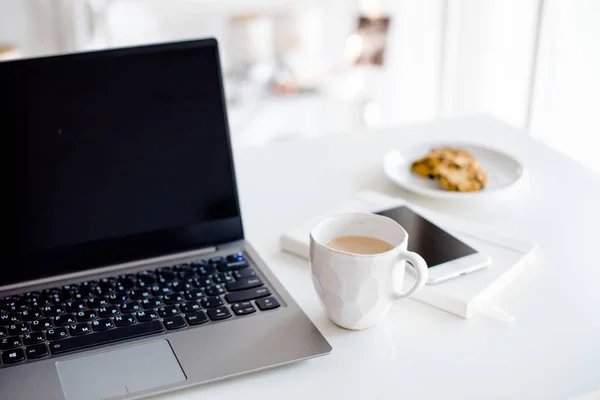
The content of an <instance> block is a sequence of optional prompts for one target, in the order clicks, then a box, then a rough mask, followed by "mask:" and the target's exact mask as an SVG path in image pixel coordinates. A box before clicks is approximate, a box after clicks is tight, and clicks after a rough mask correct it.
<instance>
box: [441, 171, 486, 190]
mask: <svg viewBox="0 0 600 400" xmlns="http://www.w3.org/2000/svg"><path fill="white" fill-rule="evenodd" d="M436 181H437V182H438V183H439V184H440V186H441V187H442V188H443V189H445V190H450V191H454V192H476V191H479V190H482V189H483V188H485V186H486V184H487V175H486V174H485V172H484V171H483V169H482V168H481V167H479V166H472V165H470V166H466V167H461V168H456V167H454V166H448V165H444V166H442V167H440V169H439V174H438V175H437V177H436Z"/></svg>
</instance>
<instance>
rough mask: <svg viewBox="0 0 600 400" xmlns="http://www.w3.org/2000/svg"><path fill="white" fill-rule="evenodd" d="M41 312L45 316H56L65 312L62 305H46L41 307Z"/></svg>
mask: <svg viewBox="0 0 600 400" xmlns="http://www.w3.org/2000/svg"><path fill="white" fill-rule="evenodd" d="M42 312H43V313H44V316H45V317H56V316H58V315H62V314H64V313H65V309H64V308H63V307H62V306H57V305H53V306H46V307H43V308H42Z"/></svg>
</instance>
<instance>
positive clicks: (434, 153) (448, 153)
mask: <svg viewBox="0 0 600 400" xmlns="http://www.w3.org/2000/svg"><path fill="white" fill-rule="evenodd" d="M427 157H430V158H437V159H440V160H441V161H442V163H444V164H453V165H455V166H458V167H464V166H467V165H471V164H473V163H476V162H477V160H475V157H473V155H472V154H471V153H470V152H469V151H467V150H464V149H452V148H449V147H441V148H438V149H432V150H431V151H430V152H429V154H428V155H427Z"/></svg>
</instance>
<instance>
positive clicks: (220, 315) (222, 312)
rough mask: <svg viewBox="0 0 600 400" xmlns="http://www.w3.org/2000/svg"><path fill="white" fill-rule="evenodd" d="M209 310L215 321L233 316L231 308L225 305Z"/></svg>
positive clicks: (211, 317) (209, 314)
mask: <svg viewBox="0 0 600 400" xmlns="http://www.w3.org/2000/svg"><path fill="white" fill-rule="evenodd" d="M207 312H208V316H209V317H210V319H212V320H213V321H219V320H222V319H227V318H229V317H231V312H229V309H228V308H227V307H225V306H222V307H217V308H212V309H210V310H208V311H207Z"/></svg>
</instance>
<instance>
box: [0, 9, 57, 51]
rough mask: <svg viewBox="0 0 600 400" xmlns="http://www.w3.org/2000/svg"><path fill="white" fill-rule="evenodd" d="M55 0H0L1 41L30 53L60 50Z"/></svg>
mask: <svg viewBox="0 0 600 400" xmlns="http://www.w3.org/2000/svg"><path fill="white" fill-rule="evenodd" d="M51 3H52V0H0V43H5V44H10V45H14V46H16V47H17V48H18V50H19V52H20V53H22V54H26V55H41V54H49V53H53V52H56V51H58V49H59V47H58V42H57V37H56V34H55V31H54V29H53V24H54V17H55V16H54V14H53V8H52V7H51Z"/></svg>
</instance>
